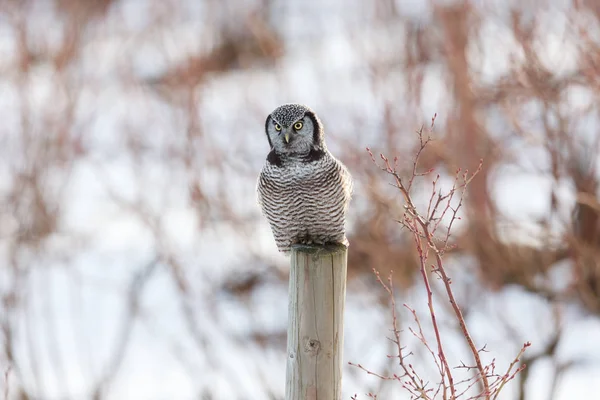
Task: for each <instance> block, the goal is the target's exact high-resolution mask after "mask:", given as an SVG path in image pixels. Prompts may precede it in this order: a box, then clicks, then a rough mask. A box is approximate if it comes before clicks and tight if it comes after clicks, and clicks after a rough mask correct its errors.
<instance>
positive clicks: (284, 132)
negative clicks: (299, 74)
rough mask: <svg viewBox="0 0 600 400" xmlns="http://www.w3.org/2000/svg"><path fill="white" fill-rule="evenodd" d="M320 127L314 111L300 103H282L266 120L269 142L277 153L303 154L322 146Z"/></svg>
mask: <svg viewBox="0 0 600 400" xmlns="http://www.w3.org/2000/svg"><path fill="white" fill-rule="evenodd" d="M321 129H322V128H321V125H320V123H319V119H318V118H317V117H316V115H315V114H314V112H312V111H311V110H310V109H309V108H308V107H306V106H303V105H300V104H284V105H282V106H280V107H278V108H276V109H275V110H274V111H273V112H272V113H271V114H270V115H269V116H268V117H267V121H266V132H267V138H268V139H269V144H270V145H271V148H272V149H273V150H275V152H276V153H279V154H290V155H293V154H295V155H305V154H308V153H310V152H311V151H312V150H313V149H314V148H315V147H317V146H318V147H322V146H324V144H323V143H322V130H321Z"/></svg>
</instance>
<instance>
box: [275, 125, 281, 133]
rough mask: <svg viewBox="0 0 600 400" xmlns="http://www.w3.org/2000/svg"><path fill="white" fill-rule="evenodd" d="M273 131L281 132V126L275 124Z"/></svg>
mask: <svg viewBox="0 0 600 400" xmlns="http://www.w3.org/2000/svg"><path fill="white" fill-rule="evenodd" d="M275 130H276V131H277V132H279V131H280V130H281V125H279V124H275Z"/></svg>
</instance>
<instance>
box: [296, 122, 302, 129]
mask: <svg viewBox="0 0 600 400" xmlns="http://www.w3.org/2000/svg"><path fill="white" fill-rule="evenodd" d="M294 129H295V130H297V131H299V130H300V129H302V122H296V123H295V124H294Z"/></svg>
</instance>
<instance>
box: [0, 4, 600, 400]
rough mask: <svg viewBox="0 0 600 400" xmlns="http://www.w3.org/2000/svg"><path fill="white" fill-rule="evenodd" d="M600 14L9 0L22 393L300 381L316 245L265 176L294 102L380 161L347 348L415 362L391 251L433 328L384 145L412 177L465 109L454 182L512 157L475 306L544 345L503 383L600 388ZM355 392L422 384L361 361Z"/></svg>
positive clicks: (502, 341)
mask: <svg viewBox="0 0 600 400" xmlns="http://www.w3.org/2000/svg"><path fill="white" fill-rule="evenodd" d="M598 4H599V3H598V2H597V1H595V0H587V1H586V0H572V1H568V0H555V1H551V0H548V1H541V0H540V1H533V0H531V1H530V0H520V1H516V0H511V1H503V0H486V1H484V0H477V1H475V0H473V1H460V0H456V1H450V0H448V1H427V0H395V1H394V0H380V1H377V2H370V1H360V0H319V1H317V0H305V1H301V0H294V1H285V2H283V1H273V0H245V1H223V0H178V1H175V0H147V1H143V0H86V1H82V0H12V1H10V0H2V1H0V121H1V123H0V369H1V371H2V375H1V376H0V388H1V389H2V390H1V392H0V398H2V399H3V400H7V399H10V400H13V399H23V400H24V399H43V400H45V399H144V400H145V399H148V400H153V399H203V400H209V399H210V400H219V399H241V400H245V399H248V400H255V399H256V400H262V399H283V394H284V384H285V367H284V366H285V340H286V319H287V274H288V260H287V259H286V258H285V257H284V256H283V255H281V254H278V253H277V251H276V248H275V244H274V241H273V239H272V237H271V233H270V230H269V227H268V224H267V223H266V220H265V219H264V218H263V217H262V216H261V215H260V212H259V209H258V206H257V205H256V201H255V192H254V190H255V183H256V177H257V176H258V173H259V171H260V168H261V167H262V164H263V162H264V160H265V157H266V155H267V152H268V143H267V140H266V138H265V136H264V120H265V118H266V116H267V115H268V113H270V112H271V111H272V110H273V109H274V108H275V107H277V106H278V105H280V104H282V103H288V102H300V103H305V104H307V105H309V106H311V107H312V108H313V109H314V110H315V111H316V112H317V113H318V114H319V115H320V117H321V119H322V120H323V122H324V125H325V129H326V135H327V141H328V144H329V148H330V150H331V151H332V152H333V153H334V154H335V155H336V156H337V157H338V158H340V159H341V160H342V161H343V162H344V163H345V164H346V165H347V166H348V168H349V169H350V171H351V173H352V174H353V176H354V179H355V195H354V199H353V203H352V206H351V210H350V215H349V222H348V230H349V240H350V243H351V246H350V251H349V271H348V293H347V306H346V329H345V353H344V359H345V360H346V361H351V362H355V363H361V364H362V365H365V366H366V367H368V368H370V369H372V370H374V371H378V372H381V373H382V374H385V373H393V372H398V370H397V368H396V366H395V364H394V360H393V359H389V358H388V357H386V354H392V352H393V348H392V347H391V343H390V341H389V340H388V339H387V337H389V336H390V328H391V314H390V308H389V301H388V298H387V297H386V295H385V293H384V292H383V290H382V289H381V287H380V286H378V285H377V283H376V281H375V277H374V275H373V273H372V268H376V269H377V270H379V271H381V273H382V275H383V276H386V275H387V274H388V273H389V272H390V271H391V270H393V271H394V274H393V279H394V285H395V287H396V295H397V297H398V300H397V302H398V304H399V305H401V304H402V303H407V304H410V305H411V306H412V307H414V308H415V309H416V310H417V312H418V313H420V315H422V316H423V317H422V319H423V321H425V322H424V328H425V330H426V331H428V332H429V331H430V326H429V324H427V323H426V321H428V320H427V314H426V299H425V296H424V290H423V285H422V281H421V280H420V279H419V277H418V275H417V274H416V272H418V269H417V266H418V263H417V259H416V256H415V252H414V250H413V246H412V239H411V237H410V236H409V235H408V234H407V233H406V232H405V231H403V230H402V229H401V227H400V226H399V224H398V223H396V222H395V220H397V219H398V218H400V217H401V215H402V211H403V209H402V203H401V197H400V195H399V193H398V192H396V191H394V189H393V188H392V187H391V186H390V185H389V182H390V179H389V177H388V176H386V175H385V174H384V173H382V172H381V171H379V170H378V169H377V168H376V167H375V166H374V165H373V164H372V162H371V160H370V157H369V156H368V154H367V153H366V152H365V147H370V148H372V149H373V151H374V152H375V153H376V154H377V153H379V152H383V153H385V154H386V155H388V156H390V157H393V156H398V157H399V165H400V167H401V168H403V169H405V170H406V171H407V173H409V172H410V171H411V169H412V161H411V160H412V155H413V154H414V152H415V150H416V149H417V147H416V145H417V136H416V134H415V131H416V130H417V129H419V128H420V127H421V126H422V125H425V126H429V125H430V123H431V118H432V117H433V116H434V114H437V119H436V123H435V128H434V133H433V135H434V137H435V139H436V140H435V141H434V142H433V143H432V145H431V146H430V147H429V148H428V149H427V151H426V152H425V153H424V154H423V156H422V160H421V161H422V168H423V169H426V168H435V170H436V172H437V173H440V174H441V175H442V181H443V182H444V184H448V183H449V182H451V178H452V176H454V173H455V171H456V169H457V168H458V167H462V168H471V169H474V168H475V167H476V166H477V164H478V162H479V159H480V158H484V160H485V163H484V168H483V170H482V172H481V173H480V174H479V175H478V177H477V179H475V180H474V181H473V183H472V184H471V186H470V187H469V190H468V193H467V196H466V199H465V202H464V209H463V220H462V221H461V224H460V225H457V226H456V227H455V230H454V233H453V236H452V237H451V240H452V241H453V242H454V243H456V245H457V246H456V248H455V250H453V252H452V253H450V254H448V255H447V256H446V264H447V266H448V268H449V272H450V274H451V276H452V278H453V287H454V290H455V293H456V296H457V298H458V300H459V301H460V305H461V307H462V308H463V311H464V313H465V315H466V319H467V322H468V324H469V326H470V329H471V331H472V334H473V336H474V339H475V341H476V343H477V345H478V346H479V347H483V345H484V344H486V345H487V347H486V349H487V350H488V351H489V352H488V353H485V358H486V360H485V361H486V362H491V360H495V365H497V367H498V369H499V370H505V369H506V367H507V366H508V364H509V363H510V361H511V360H512V359H513V358H514V357H515V355H516V354H517V352H518V350H519V349H520V348H521V346H522V344H523V343H524V342H525V341H531V342H532V347H531V348H530V349H528V351H527V353H526V355H525V357H523V358H522V359H521V362H524V363H526V364H527V369H526V370H525V372H523V373H522V374H520V375H518V376H517V377H516V378H515V379H514V380H513V381H512V382H511V383H510V384H509V385H508V387H507V389H506V390H505V391H504V393H503V395H502V396H501V398H502V399H527V400H530V399H594V398H597V396H598V391H599V390H600V222H599V215H600V203H599V200H598V195H599V188H598V185H599V179H600V174H599V172H600V170H599V168H600V162H599V157H598V152H599V151H600V125H599V122H600V121H599V117H600V115H599V113H600V102H599V100H600V99H599V93H600V6H599V5H598ZM427 179H428V178H426V179H424V180H423V181H422V182H421V186H418V187H416V190H417V192H416V196H417V198H419V194H418V193H422V194H423V196H422V198H423V199H426V198H427V195H428V193H429V191H430V186H429V182H428V180H427ZM420 191H421V192H420ZM438 298H439V299H440V301H439V302H438V305H437V307H438V310H439V311H438V312H439V313H440V316H441V317H442V325H443V335H444V340H445V344H446V346H447V352H448V353H449V358H450V361H451V365H459V364H460V361H461V360H465V361H466V362H468V361H469V358H468V354H469V353H468V348H467V346H466V344H465V343H464V340H463V339H461V336H460V335H459V334H458V329H457V325H456V322H455V320H454V319H452V318H445V317H444V315H448V316H450V314H449V313H448V312H449V311H451V310H450V309H449V307H448V306H449V305H448V304H447V302H444V301H443V297H439V296H438ZM424 312H425V314H423V313H424ZM400 316H401V320H400V324H401V325H402V326H403V327H405V328H406V331H405V332H404V337H405V340H406V345H407V346H408V347H409V348H410V349H411V350H412V351H413V353H414V355H413V356H412V357H413V359H412V360H411V362H412V364H413V365H415V366H416V368H419V369H420V371H422V374H423V375H424V376H427V374H429V373H433V375H432V376H433V377H435V366H434V364H433V363H432V360H431V359H430V357H429V355H428V354H427V353H426V352H425V351H424V349H423V346H422V345H420V344H419V343H418V341H416V340H415V339H414V337H412V336H411V335H410V333H409V332H408V327H410V326H411V324H413V321H412V319H411V317H410V314H408V313H406V312H405V310H404V311H403V310H400ZM343 386H344V398H346V399H348V398H350V396H351V395H353V394H355V393H356V394H358V395H359V396H358V397H359V398H367V396H366V393H368V392H372V393H374V394H377V395H378V396H379V397H378V398H381V399H392V398H393V399H405V398H409V397H408V394H407V393H406V392H404V391H403V390H402V388H401V387H400V385H399V384H397V383H395V382H386V381H382V380H379V379H377V378H375V377H373V376H369V375H367V374H366V373H364V372H363V371H361V370H359V369H357V368H352V367H350V366H347V368H346V370H345V371H344V382H343ZM2 396H4V397H2Z"/></svg>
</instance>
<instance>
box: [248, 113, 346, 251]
mask: <svg viewBox="0 0 600 400" xmlns="http://www.w3.org/2000/svg"><path fill="white" fill-rule="evenodd" d="M265 132H266V134H267V140H268V141H269V145H270V147H271V150H270V152H269V154H268V155H267V160H266V162H265V164H264V166H263V168H262V171H261V172H260V176H259V178H258V183H257V195H258V203H259V205H260V207H261V209H262V212H263V214H264V215H265V216H266V218H267V220H268V221H269V224H270V225H271V230H272V232H273V236H274V237H275V243H276V244H277V248H278V249H279V251H281V252H284V253H286V252H289V251H290V248H291V246H292V245H294V244H316V245H325V244H343V245H346V246H347V245H348V241H347V239H346V234H345V220H346V211H347V210H348V204H349V202H350V196H351V194H352V177H351V176H350V173H349V172H348V170H347V169H346V167H345V166H344V164H342V163H341V162H340V161H338V160H337V159H336V158H335V157H334V156H333V155H332V154H331V153H330V152H329V150H327V146H326V145H325V138H324V132H323V124H322V123H321V121H320V120H319V117H317V115H316V114H315V112H314V111H312V110H311V109H310V108H308V107H306V106H304V105H300V104H284V105H282V106H279V107H278V108H276V109H275V110H274V111H273V112H272V113H271V114H270V115H269V116H268V117H267V121H266V123H265Z"/></svg>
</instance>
